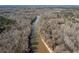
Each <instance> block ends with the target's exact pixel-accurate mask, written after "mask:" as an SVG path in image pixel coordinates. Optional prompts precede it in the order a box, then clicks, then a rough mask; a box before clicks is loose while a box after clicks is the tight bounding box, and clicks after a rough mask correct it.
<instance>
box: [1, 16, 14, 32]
mask: <svg viewBox="0 0 79 59" xmlns="http://www.w3.org/2000/svg"><path fill="white" fill-rule="evenodd" d="M13 24H15V21H14V20H11V19H8V18H6V17H4V16H0V33H1V32H3V31H4V30H7V31H8V30H10V29H11V25H13Z"/></svg>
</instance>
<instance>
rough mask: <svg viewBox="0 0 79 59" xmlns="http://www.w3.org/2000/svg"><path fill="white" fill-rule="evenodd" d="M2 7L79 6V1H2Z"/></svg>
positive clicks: (0, 0) (0, 1)
mask: <svg viewBox="0 0 79 59" xmlns="http://www.w3.org/2000/svg"><path fill="white" fill-rule="evenodd" d="M0 5H79V0H0Z"/></svg>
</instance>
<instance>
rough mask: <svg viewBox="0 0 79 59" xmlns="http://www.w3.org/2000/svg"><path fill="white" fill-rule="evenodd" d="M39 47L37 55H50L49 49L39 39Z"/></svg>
mask: <svg viewBox="0 0 79 59" xmlns="http://www.w3.org/2000/svg"><path fill="white" fill-rule="evenodd" d="M38 42H39V43H38V45H37V53H49V51H48V50H47V48H46V47H45V45H44V43H43V42H42V41H41V40H40V39H39V40H38Z"/></svg>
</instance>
